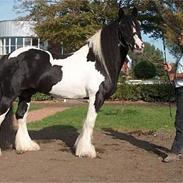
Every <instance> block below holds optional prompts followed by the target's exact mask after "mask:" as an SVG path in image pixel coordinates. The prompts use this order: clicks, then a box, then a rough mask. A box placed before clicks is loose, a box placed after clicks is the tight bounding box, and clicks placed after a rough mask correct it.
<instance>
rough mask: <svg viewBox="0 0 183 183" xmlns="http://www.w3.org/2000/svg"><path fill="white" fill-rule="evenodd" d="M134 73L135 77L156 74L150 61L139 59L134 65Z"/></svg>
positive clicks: (143, 77) (140, 77)
mask: <svg viewBox="0 0 183 183" xmlns="http://www.w3.org/2000/svg"><path fill="white" fill-rule="evenodd" d="M134 74H135V77H136V78H137V79H151V78H153V77H154V76H156V67H155V66H154V64H153V63H151V62H148V61H141V62H139V63H138V64H137V65H136V66H135V68H134Z"/></svg>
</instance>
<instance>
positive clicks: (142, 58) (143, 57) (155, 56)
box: [129, 43, 165, 77]
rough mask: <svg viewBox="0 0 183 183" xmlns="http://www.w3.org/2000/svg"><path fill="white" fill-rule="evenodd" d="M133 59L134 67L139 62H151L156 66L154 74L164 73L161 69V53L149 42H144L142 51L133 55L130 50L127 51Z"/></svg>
mask: <svg viewBox="0 0 183 183" xmlns="http://www.w3.org/2000/svg"><path fill="white" fill-rule="evenodd" d="M129 54H130V57H131V58H132V60H133V65H134V67H135V66H136V65H137V64H138V63H140V62H149V63H153V65H154V66H155V68H156V75H157V76H159V77H162V76H164V75H165V72H164V70H163V65H162V64H163V54H162V52H161V51H160V50H159V49H156V48H155V47H154V46H153V45H151V44H150V43H145V48H144V53H143V54H140V55H135V54H133V53H132V52H130V53H129Z"/></svg>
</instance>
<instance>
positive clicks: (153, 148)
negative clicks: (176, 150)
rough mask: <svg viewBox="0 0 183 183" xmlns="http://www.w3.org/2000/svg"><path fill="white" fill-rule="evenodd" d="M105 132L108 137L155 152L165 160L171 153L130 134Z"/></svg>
mask: <svg viewBox="0 0 183 183" xmlns="http://www.w3.org/2000/svg"><path fill="white" fill-rule="evenodd" d="M104 132H105V134H106V135H109V136H112V137H113V138H114V139H119V140H123V141H127V142H129V143H130V144H132V145H134V146H136V147H138V148H141V149H143V150H146V151H147V152H153V153H155V154H157V155H158V156H160V157H162V158H165V157H166V156H167V153H169V152H170V150H169V149H168V148H166V147H163V146H159V145H156V144H153V143H151V142H148V141H145V140H141V139H138V138H136V137H135V136H133V135H131V134H130V133H124V132H119V131H115V130H113V129H104Z"/></svg>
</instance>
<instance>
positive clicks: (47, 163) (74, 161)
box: [0, 104, 183, 183]
mask: <svg viewBox="0 0 183 183" xmlns="http://www.w3.org/2000/svg"><path fill="white" fill-rule="evenodd" d="M56 105H58V104H56ZM51 106H52V107H53V105H52V104H51V105H50V106H48V105H46V107H45V108H46V110H47V108H48V107H51ZM57 107H58V106H56V108H57ZM63 107H69V106H66V105H65V106H64V105H63ZM41 113H44V112H43V111H42V112H41ZM41 113H40V114H39V115H41ZM34 114H36V113H34V112H32V113H31V115H34ZM34 119H35V118H34ZM30 135H31V137H32V138H33V139H34V140H35V141H37V142H38V143H39V144H40V147H41V150H40V151H37V152H27V153H24V154H17V153H16V151H15V150H10V151H3V152H2V153H3V154H2V156H1V157H0V161H1V163H0V182H66V183H70V182H76V183H77V182H78V183H79V182H81V183H82V182H86V183H89V182H92V183H95V182H97V183H99V182H101V183H104V182H110V183H113V182H183V160H181V161H179V162H173V163H168V164H167V163H163V162H162V158H163V157H164V156H165V155H166V153H167V152H168V151H169V150H168V149H169V147H170V145H171V143H172V140H173V137H174V132H171V133H168V132H161V131H160V132H151V131H143V132H142V131H114V130H112V129H105V130H101V131H98V130H95V132H94V140H93V141H94V144H95V147H96V150H97V152H98V153H97V158H95V159H88V158H78V157H76V156H75V155H74V153H73V152H74V151H73V148H72V147H73V145H74V142H75V140H76V138H77V135H78V132H77V130H76V129H74V128H72V127H71V128H69V129H66V130H65V129H63V128H62V125H60V126H58V127H57V128H55V127H49V128H45V129H41V130H40V131H30Z"/></svg>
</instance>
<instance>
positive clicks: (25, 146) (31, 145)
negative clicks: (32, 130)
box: [16, 140, 40, 153]
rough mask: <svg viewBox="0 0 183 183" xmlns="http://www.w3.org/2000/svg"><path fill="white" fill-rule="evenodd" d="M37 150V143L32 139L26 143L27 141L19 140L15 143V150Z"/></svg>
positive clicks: (38, 148)
mask: <svg viewBox="0 0 183 183" xmlns="http://www.w3.org/2000/svg"><path fill="white" fill-rule="evenodd" d="M38 150H40V147H39V145H38V144H37V143H36V142H34V141H32V140H30V141H29V142H28V143H27V142H26V143H25V142H24V143H20V142H19V143H17V144H16V151H17V152H21V153H22V152H26V151H38Z"/></svg>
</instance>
